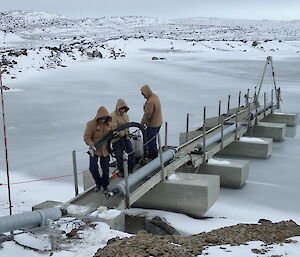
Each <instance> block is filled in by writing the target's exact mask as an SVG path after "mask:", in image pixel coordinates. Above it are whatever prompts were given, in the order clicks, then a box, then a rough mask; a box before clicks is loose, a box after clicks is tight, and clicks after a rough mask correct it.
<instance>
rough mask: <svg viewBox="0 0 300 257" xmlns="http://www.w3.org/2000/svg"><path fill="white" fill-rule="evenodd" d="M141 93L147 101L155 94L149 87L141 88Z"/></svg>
mask: <svg viewBox="0 0 300 257" xmlns="http://www.w3.org/2000/svg"><path fill="white" fill-rule="evenodd" d="M141 92H142V94H143V95H144V96H145V97H146V98H147V99H149V98H150V97H151V96H152V95H153V92H152V90H151V89H150V87H149V86H148V85H145V86H143V87H141Z"/></svg>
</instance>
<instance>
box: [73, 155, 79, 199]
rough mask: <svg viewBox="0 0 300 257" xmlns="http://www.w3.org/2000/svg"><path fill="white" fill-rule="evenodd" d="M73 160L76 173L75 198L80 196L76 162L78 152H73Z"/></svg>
mask: <svg viewBox="0 0 300 257" xmlns="http://www.w3.org/2000/svg"><path fill="white" fill-rule="evenodd" d="M72 159H73V172H74V187H75V196H76V195H78V176H77V161H76V151H73V152H72Z"/></svg>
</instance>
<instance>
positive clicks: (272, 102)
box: [271, 89, 274, 113]
mask: <svg viewBox="0 0 300 257" xmlns="http://www.w3.org/2000/svg"><path fill="white" fill-rule="evenodd" d="M273 94H274V92H273V89H272V90H271V113H273V104H274V98H273Z"/></svg>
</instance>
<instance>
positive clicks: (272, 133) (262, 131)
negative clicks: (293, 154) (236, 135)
mask: <svg viewBox="0 0 300 257" xmlns="http://www.w3.org/2000/svg"><path fill="white" fill-rule="evenodd" d="M285 134H286V125H285V124H283V123H272V122H258V123H257V125H255V126H254V127H253V129H252V130H251V133H250V135H251V136H253V137H267V138H273V141H274V142H281V141H283V140H284V137H285ZM246 135H249V134H246Z"/></svg>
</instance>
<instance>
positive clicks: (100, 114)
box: [95, 106, 112, 121]
mask: <svg viewBox="0 0 300 257" xmlns="http://www.w3.org/2000/svg"><path fill="white" fill-rule="evenodd" d="M103 116H107V117H108V118H109V121H111V119H112V118H111V116H110V115H109V113H108V111H107V109H106V108H105V107H104V106H101V107H100V108H99V109H98V111H97V114H96V117H95V120H96V121H97V119H99V118H100V117H103Z"/></svg>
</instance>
